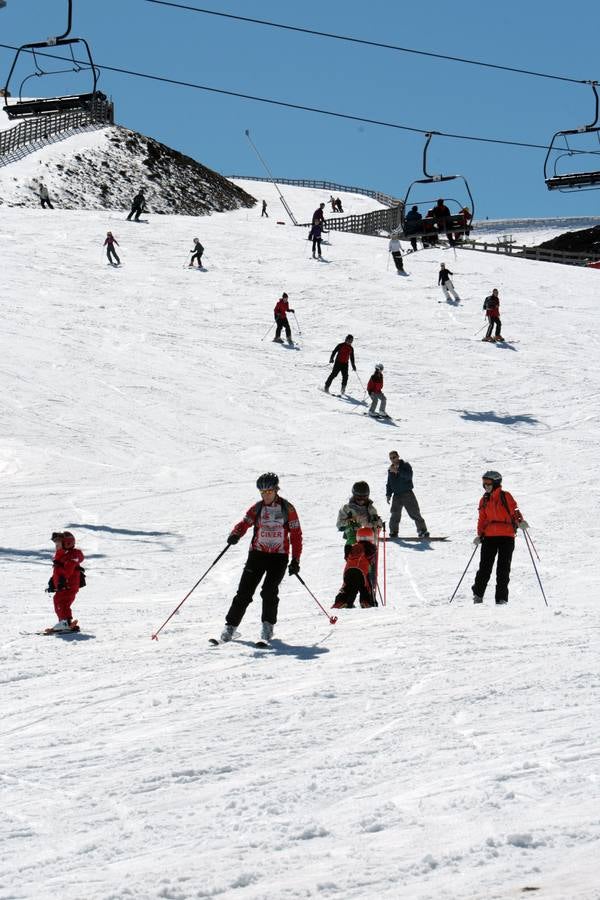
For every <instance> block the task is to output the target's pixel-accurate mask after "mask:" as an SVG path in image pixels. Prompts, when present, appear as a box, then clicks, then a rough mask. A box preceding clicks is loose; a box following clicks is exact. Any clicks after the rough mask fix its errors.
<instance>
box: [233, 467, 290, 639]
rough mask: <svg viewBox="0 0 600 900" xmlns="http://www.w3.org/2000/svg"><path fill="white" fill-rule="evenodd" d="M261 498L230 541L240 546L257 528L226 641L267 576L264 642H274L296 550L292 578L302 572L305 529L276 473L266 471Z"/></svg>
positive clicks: (260, 484)
mask: <svg viewBox="0 0 600 900" xmlns="http://www.w3.org/2000/svg"><path fill="white" fill-rule="evenodd" d="M256 486H257V488H258V490H259V491H260V496H261V499H260V500H259V502H258V503H254V504H253V505H252V506H251V507H250V509H249V510H248V511H247V513H246V515H245V516H244V518H243V519H242V520H241V521H240V522H238V523H237V525H234V527H233V528H232V530H231V534H230V535H229V537H228V538H227V543H228V544H237V542H238V541H239V539H240V538H241V537H243V535H244V534H245V533H246V532H247V531H248V529H249V528H252V529H253V533H252V541H251V543H250V551H249V553H248V559H247V560H246V565H245V566H244V571H243V572H242V577H241V578H240V583H239V585H238V589H237V592H236V594H235V597H234V598H233V601H232V603H231V606H230V607H229V611H228V613H227V615H226V616H225V627H224V629H223V632H222V634H221V640H222V641H230V640H232V638H233V636H234V634H235V631H236V628H237V627H238V625H239V624H240V622H241V621H242V619H243V618H244V614H245V612H246V610H247V608H248V606H249V605H250V603H252V598H253V596H254V591H255V590H256V588H257V587H258V585H259V583H260V581H261V579H262V577H263V575H264V576H266V577H265V580H264V581H263V586H262V589H261V592H260V595H261V597H262V630H261V639H262V640H264V641H270V640H271V638H272V637H273V628H274V627H275V624H276V623H277V609H278V606H279V585H280V583H281V580H282V578H283V576H284V575H285V569H286V566H287V565H288V553H289V549H290V545H291V548H292V561H291V562H290V564H289V566H288V573H289V574H290V575H297V574H298V573H299V571H300V556H301V554H302V529H301V527H300V520H299V519H298V514H297V512H296V510H295V509H294V507H293V506H292V504H291V503H290V502H289V501H288V500H284V499H283V497H280V496H279V478H278V477H277V475H275V473H274V472H266V473H265V474H264V475H261V476H260V477H259V478H258V479H257V482H256Z"/></svg>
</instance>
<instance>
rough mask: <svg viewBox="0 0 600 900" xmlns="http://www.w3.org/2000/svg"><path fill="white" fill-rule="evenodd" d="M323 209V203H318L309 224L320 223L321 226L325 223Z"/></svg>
mask: <svg viewBox="0 0 600 900" xmlns="http://www.w3.org/2000/svg"><path fill="white" fill-rule="evenodd" d="M324 209H325V204H324V203H319V207H318V209H315V211H314V213H313V217H312V222H311V225H320V226H321V227H323V225H324V224H325V213H324V212H323V210H324Z"/></svg>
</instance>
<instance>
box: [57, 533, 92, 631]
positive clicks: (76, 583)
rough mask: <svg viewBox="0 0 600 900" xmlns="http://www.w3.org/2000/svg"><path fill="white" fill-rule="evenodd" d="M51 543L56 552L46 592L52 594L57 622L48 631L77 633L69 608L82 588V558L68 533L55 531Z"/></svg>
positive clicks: (75, 623)
mask: <svg viewBox="0 0 600 900" xmlns="http://www.w3.org/2000/svg"><path fill="white" fill-rule="evenodd" d="M52 541H53V542H54V546H55V548H56V552H55V554H54V561H53V571H52V578H51V579H50V581H49V582H48V592H49V593H54V611H55V613H56V615H57V618H58V622H57V623H56V625H53V626H52V628H51V629H48V630H49V631H52V632H57V633H58V632H61V631H79V628H78V626H77V621H76V620H75V621H74V620H73V618H72V616H71V606H72V605H73V603H74V601H75V597H76V596H77V592H78V590H79V588H80V587H83V584H82V574H83V569H82V567H81V563H82V562H83V559H84V556H83V553H82V552H81V550H78V549H77V548H76V547H75V538H74V537H73V535H72V534H71V532H70V531H62V532H59V531H55V532H54V533H53V534H52ZM84 583H85V582H84Z"/></svg>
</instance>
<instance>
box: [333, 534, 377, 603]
mask: <svg viewBox="0 0 600 900" xmlns="http://www.w3.org/2000/svg"><path fill="white" fill-rule="evenodd" d="M356 538H357V541H356V544H354V545H353V546H352V547H350V550H349V552H348V557H347V559H346V565H345V567H344V581H343V584H342V586H341V588H340V590H339V591H338V593H337V596H336V598H335V602H334V604H333V606H332V609H353V607H354V601H355V600H356V595H357V594H358V595H359V596H360V605H361V606H362V608H363V609H368V608H369V607H371V606H377V600H376V599H375V596H374V593H373V585H372V583H371V574H372V572H373V566H374V563H375V557H376V556H377V547H376V546H375V535H374V532H373V529H372V528H367V527H364V526H363V527H362V528H359V529H358V531H357V532H356Z"/></svg>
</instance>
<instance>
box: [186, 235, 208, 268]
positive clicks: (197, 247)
mask: <svg viewBox="0 0 600 900" xmlns="http://www.w3.org/2000/svg"><path fill="white" fill-rule="evenodd" d="M190 253H191V254H192V256H191V258H190V264H189V266H188V269H193V268H194V260H197V262H198V268H199V269H201V268H202V254H203V253H204V247H203V246H202V244H201V243H200V240H199V238H194V249H193V250H190Z"/></svg>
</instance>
